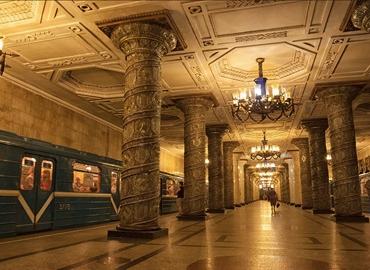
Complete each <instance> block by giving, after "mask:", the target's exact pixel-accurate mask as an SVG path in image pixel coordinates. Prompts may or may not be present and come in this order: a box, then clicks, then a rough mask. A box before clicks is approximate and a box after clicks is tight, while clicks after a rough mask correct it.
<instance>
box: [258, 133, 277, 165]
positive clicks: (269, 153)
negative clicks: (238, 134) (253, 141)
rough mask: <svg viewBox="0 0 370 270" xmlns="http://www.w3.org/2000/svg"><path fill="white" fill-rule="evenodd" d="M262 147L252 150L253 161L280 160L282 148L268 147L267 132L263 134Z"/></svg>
mask: <svg viewBox="0 0 370 270" xmlns="http://www.w3.org/2000/svg"><path fill="white" fill-rule="evenodd" d="M261 142H262V145H259V146H253V147H252V148H251V159H253V160H270V159H278V158H280V154H281V153H280V147H279V146H277V145H268V144H267V140H266V132H265V131H264V132H263V140H262V141H261Z"/></svg>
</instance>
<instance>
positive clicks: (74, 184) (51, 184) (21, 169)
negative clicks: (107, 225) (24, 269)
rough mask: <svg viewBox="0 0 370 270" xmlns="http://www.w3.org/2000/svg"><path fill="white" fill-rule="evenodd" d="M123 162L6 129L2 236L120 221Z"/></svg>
mask: <svg viewBox="0 0 370 270" xmlns="http://www.w3.org/2000/svg"><path fill="white" fill-rule="evenodd" d="M121 168H122V167H121V161H118V160H114V159H109V158H105V157H100V156H97V155H93V154H89V153H85V152H80V151H77V150H74V149H70V148H67V147H61V146H57V145H53V144H50V143H45V142H42V141H39V140H34V139H30V138H25V137H21V136H17V135H16V134H13V133H8V132H0V236H9V235H14V234H18V233H26V232H34V231H40V230H47V229H57V228H65V227H73V226H81V225H88V224H95V223H101V222H107V221H112V220H117V214H118V206H119V178H120V170H121Z"/></svg>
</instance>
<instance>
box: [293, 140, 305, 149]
mask: <svg viewBox="0 0 370 270" xmlns="http://www.w3.org/2000/svg"><path fill="white" fill-rule="evenodd" d="M291 143H292V144H293V145H295V146H297V147H298V148H299V149H300V150H301V149H303V148H308V147H309V142H308V138H293V139H292V140H291Z"/></svg>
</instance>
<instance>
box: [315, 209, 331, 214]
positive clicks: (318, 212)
mask: <svg viewBox="0 0 370 270" xmlns="http://www.w3.org/2000/svg"><path fill="white" fill-rule="evenodd" d="M333 213H334V211H333V210H330V209H314V210H312V214H315V215H316V214H333Z"/></svg>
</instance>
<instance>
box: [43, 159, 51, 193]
mask: <svg viewBox="0 0 370 270" xmlns="http://www.w3.org/2000/svg"><path fill="white" fill-rule="evenodd" d="M53 169H54V165H53V162H52V161H49V160H43V161H42V162H41V174H40V175H41V176H40V189H41V190H42V191H50V190H51V187H52V184H53Z"/></svg>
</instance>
